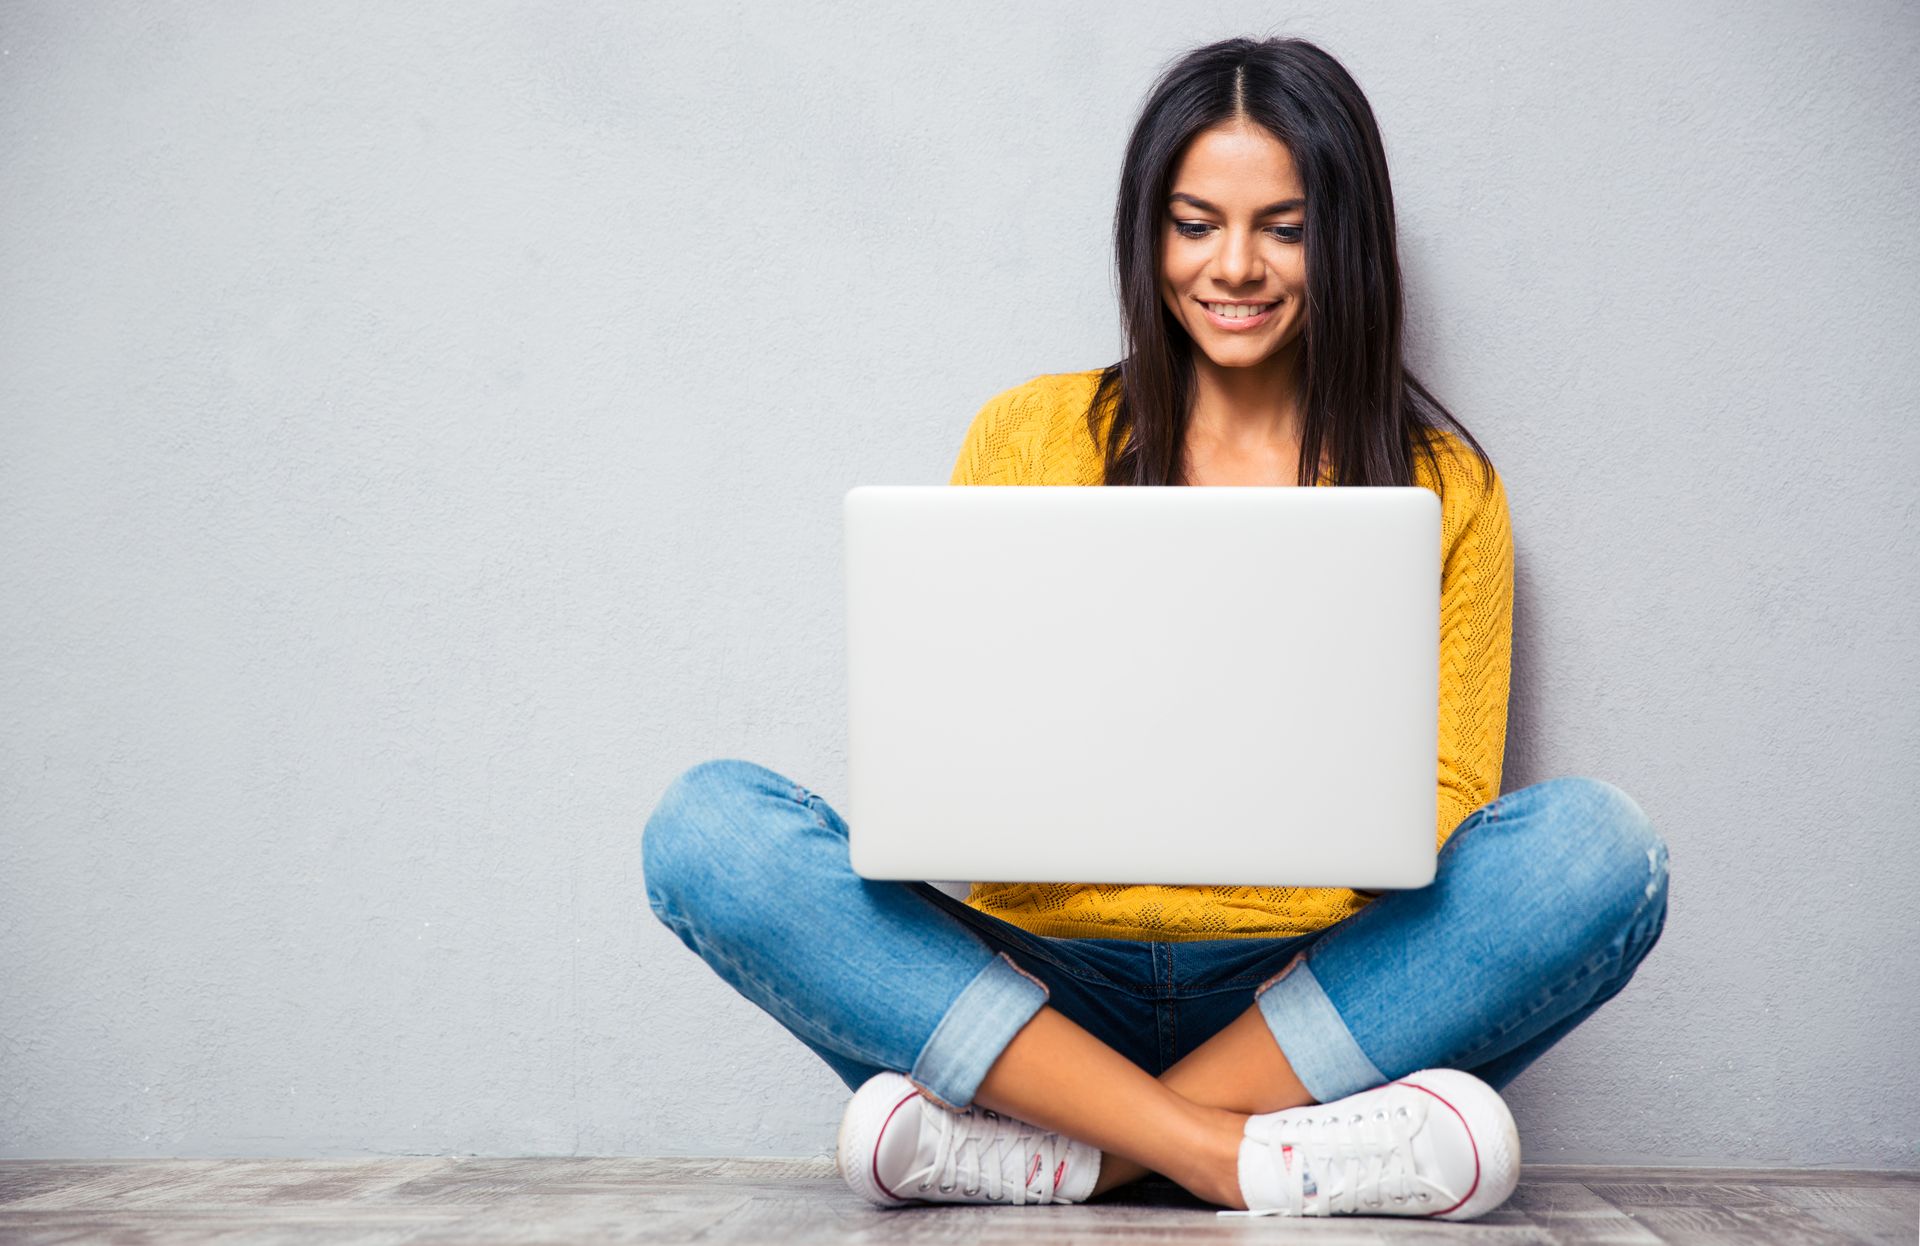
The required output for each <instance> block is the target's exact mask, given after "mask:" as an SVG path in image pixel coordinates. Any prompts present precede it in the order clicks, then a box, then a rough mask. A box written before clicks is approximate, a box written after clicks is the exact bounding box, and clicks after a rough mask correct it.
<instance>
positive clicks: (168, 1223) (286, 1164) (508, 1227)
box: [0, 1156, 1920, 1246]
mask: <svg viewBox="0 0 1920 1246" xmlns="http://www.w3.org/2000/svg"><path fill="white" fill-rule="evenodd" d="M1214 1211H1215V1209H1214V1208H1211V1207H1209V1206H1207V1205H1206V1204H1204V1203H1202V1202H1200V1201H1199V1200H1198V1199H1195V1198H1193V1197H1192V1196H1191V1195H1189V1194H1187V1193H1186V1192H1185V1191H1183V1190H1181V1189H1180V1188H1179V1187H1177V1186H1174V1185H1172V1184H1171V1183H1168V1182H1166V1181H1163V1180H1159V1179H1150V1180H1147V1181H1143V1182H1139V1183H1137V1184H1136V1185H1133V1186H1130V1187H1128V1188H1126V1189H1124V1190H1122V1191H1118V1192H1116V1194H1115V1195H1114V1196H1112V1197H1110V1198H1108V1199H1103V1200H1102V1201H1100V1202H1098V1203H1094V1204H1091V1205H1087V1206H1082V1207H1026V1208H1014V1207H915V1208H908V1209H902V1210H895V1211H882V1210H880V1209H877V1208H873V1207H869V1206H868V1205H866V1204H865V1203H863V1202H861V1201H860V1200H859V1199H857V1198H855V1197H854V1196H853V1195H852V1194H851V1193H849V1192H848V1190H847V1189H846V1187H845V1186H844V1185H843V1184H842V1183H841V1181H840V1179H839V1177H838V1176H837V1175H836V1174H835V1173H834V1170H833V1165H832V1163H831V1161H828V1160H824V1159H797V1160H788V1159H736V1158H713V1157H708V1158H699V1157H696V1158H646V1157H633V1158H626V1157H620V1158H609V1157H570V1158H552V1159H491V1158H460V1157H451V1156H419V1157H404V1158H389V1159H368V1160H341V1159H326V1160H280V1159H271V1160H267V1159H157V1160H4V1161H0V1243H7V1244H9V1246H11V1244H14V1243H21V1244H25V1246H51V1244H52V1243H68V1242H107V1243H126V1244H134V1243H138V1244H140V1246H174V1244H176V1243H228V1242H234V1243H239V1242H245V1243H249V1244H253V1243H264V1244H267V1246H282V1244H284V1246H455V1244H458V1246H533V1244H538V1243H549V1242H551V1243H556V1244H561V1243H564V1244H565V1246H579V1244H582V1243H592V1242H607V1243H634V1244H636V1246H658V1244H661V1243H680V1242H692V1241H699V1242H701V1243H712V1244H713V1246H730V1244H738V1246H761V1244H762V1243H766V1242H783V1243H793V1244H794V1246H809V1244H812V1243H820V1244H822V1246H824V1244H826V1243H835V1244H840V1243H855V1244H858V1243H881V1242H886V1243H905V1244H906V1246H916V1244H918V1246H947V1244H957V1243H961V1242H966V1243H979V1244H980V1246H1050V1244H1052V1243H1060V1244H1062V1246H1064V1244H1065V1243H1069V1242H1071V1243H1076V1244H1086V1246H1100V1244H1101V1243H1114V1244H1119V1243H1125V1244H1126V1246H1175V1244H1176V1243H1210V1242H1222V1243H1224V1242H1238V1243H1245V1242H1249V1241H1255V1240H1258V1241H1262V1242H1271V1241H1274V1240H1276V1235H1278V1234H1285V1235H1286V1236H1287V1238H1288V1240H1289V1241H1298V1242H1310V1243H1311V1246H1394V1244H1395V1243H1413V1242H1420V1241H1431V1242H1444V1243H1448V1244H1450V1246H1719V1244H1721V1243H1740V1244H1741V1246H1750V1244H1751V1246H1860V1244H1868V1246H1895V1244H1897V1246H1908V1244H1910V1243H1915V1242H1916V1241H1917V1240H1920V1173H1915V1172H1846V1171H1832V1170H1821V1169H1793V1170H1773V1169H1720V1168H1588V1167H1580V1166H1575V1165H1529V1166H1527V1167H1525V1168H1524V1169H1523V1170H1522V1178H1521V1183H1520V1187H1519V1188H1518V1189H1517V1190H1515V1191H1514V1194H1513V1196H1512V1197H1511V1198H1509V1199H1508V1200H1507V1202H1506V1203H1505V1204H1504V1205H1503V1206H1501V1207H1499V1208H1497V1209H1496V1210H1494V1211H1493V1212H1491V1213H1489V1214H1488V1215H1486V1216H1484V1217H1482V1218H1480V1219H1479V1220H1476V1221H1473V1222H1471V1223H1466V1224H1454V1223H1438V1222H1422V1221H1412V1220H1402V1219H1399V1218H1396V1217H1358V1216H1339V1217H1331V1218H1328V1219H1325V1220H1289V1221H1286V1222H1284V1224H1282V1223H1280V1222H1277V1221H1274V1220H1245V1219H1236V1218H1231V1217H1220V1216H1216V1215H1215V1214H1214Z"/></svg>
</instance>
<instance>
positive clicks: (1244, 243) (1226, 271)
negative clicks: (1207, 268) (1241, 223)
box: [1219, 229, 1266, 288]
mask: <svg viewBox="0 0 1920 1246" xmlns="http://www.w3.org/2000/svg"><path fill="white" fill-rule="evenodd" d="M1223 234H1224V237H1225V239H1226V241H1224V242H1222V243H1221V244H1220V253H1219V261H1220V280H1221V282H1222V284H1224V285H1226V286H1228V287H1230V288H1232V287H1238V286H1243V285H1246V284H1247V283H1249V282H1252V281H1258V280H1259V279H1260V278H1262V277H1264V276H1265V275H1266V274H1265V272H1264V271H1263V266H1262V264H1261V261H1260V248H1259V246H1258V245H1256V242H1255V239H1254V237H1253V235H1252V234H1250V233H1248V232H1246V231H1245V230H1239V229H1228V230H1225V231H1223Z"/></svg>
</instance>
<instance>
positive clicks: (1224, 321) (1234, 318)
mask: <svg viewBox="0 0 1920 1246" xmlns="http://www.w3.org/2000/svg"><path fill="white" fill-rule="evenodd" d="M1283 301H1284V300H1277V301H1275V302H1272V303H1207V302H1202V303H1201V304H1200V306H1201V308H1202V310H1204V311H1205V312H1206V313H1207V320H1208V322H1209V323H1210V324H1212V325H1213V326H1214V327H1215V328H1217V329H1229V330H1236V329H1251V328H1253V327H1254V326H1255V325H1262V324H1265V323H1266V322H1267V321H1269V320H1271V319H1272V318H1273V313H1274V311H1275V309H1277V308H1278V307H1279V306H1280V303H1281V302H1283Z"/></svg>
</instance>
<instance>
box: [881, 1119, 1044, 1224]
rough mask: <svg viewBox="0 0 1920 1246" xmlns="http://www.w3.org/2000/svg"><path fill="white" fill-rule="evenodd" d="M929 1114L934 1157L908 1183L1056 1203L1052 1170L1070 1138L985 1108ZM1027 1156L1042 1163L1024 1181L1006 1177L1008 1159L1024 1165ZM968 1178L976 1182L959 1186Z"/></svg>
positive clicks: (1032, 1167) (1016, 1201)
mask: <svg viewBox="0 0 1920 1246" xmlns="http://www.w3.org/2000/svg"><path fill="white" fill-rule="evenodd" d="M929 1115H931V1116H932V1117H933V1119H934V1122H935V1123H934V1130H935V1133H934V1144H933V1159H932V1161H931V1162H929V1163H928V1164H927V1166H926V1167H924V1168H922V1169H921V1170H920V1171H919V1172H914V1173H908V1174H907V1177H906V1181H907V1183H908V1184H911V1185H914V1186H916V1187H918V1188H919V1189H921V1190H923V1191H924V1190H926V1189H928V1188H930V1187H932V1186H934V1185H935V1184H936V1183H937V1184H938V1188H939V1190H940V1192H941V1193H942V1194H951V1193H952V1192H953V1191H954V1190H955V1189H956V1188H958V1189H959V1191H960V1192H961V1193H962V1194H965V1195H967V1196H968V1197H970V1198H972V1197H978V1196H979V1194H980V1191H981V1189H982V1188H983V1187H984V1188H985V1189H986V1191H987V1197H988V1198H991V1199H994V1200H996V1201H998V1200H1001V1199H1003V1198H1005V1197H1006V1195H1007V1192H1008V1191H1009V1190H1010V1191H1011V1192H1012V1196H1013V1203H1014V1204H1015V1205H1016V1206H1020V1205H1024V1204H1026V1203H1030V1202H1031V1203H1051V1202H1053V1201H1054V1190H1053V1184H1052V1177H1051V1174H1053V1173H1054V1172H1057V1171H1058V1170H1059V1164H1060V1162H1061V1160H1062V1159H1063V1158H1065V1155H1066V1150H1067V1147H1068V1146H1069V1145H1070V1144H1071V1143H1070V1140H1069V1139H1068V1138H1066V1137H1064V1136H1063V1135H1061V1134H1056V1133H1051V1132H1049V1131H1047V1130H1045V1129H1041V1128H1040V1127H1039V1126H1037V1125H1029V1124H1027V1123H1026V1122H1025V1121H1018V1120H1014V1119H1012V1118H1011V1117H1006V1116H1002V1115H1000V1114H999V1113H998V1112H994V1111H990V1110H988V1109H984V1108H982V1109H980V1110H978V1111H972V1110H969V1111H965V1112H953V1111H938V1112H932V1113H929ZM969 1149H970V1150H971V1151H972V1156H971V1159H972V1163H971V1165H969V1163H968V1154H967V1153H968V1151H969ZM1029 1155H1032V1156H1034V1158H1036V1159H1037V1160H1038V1161H1039V1162H1038V1163H1034V1164H1031V1165H1030V1166H1029V1167H1028V1168H1027V1177H1026V1179H1025V1180H1024V1181H1021V1182H1019V1183H1018V1184H1016V1183H1015V1182H1013V1181H1012V1180H1010V1179H1009V1178H1008V1175H1007V1174H1008V1169H1007V1163H1008V1161H1009V1160H1012V1161H1013V1162H1014V1163H1016V1164H1025V1163H1027V1157H1028V1156H1029ZM968 1176H971V1177H972V1178H973V1184H972V1185H970V1186H969V1185H961V1184H960V1182H961V1181H962V1180H963V1179H965V1178H966V1177H968Z"/></svg>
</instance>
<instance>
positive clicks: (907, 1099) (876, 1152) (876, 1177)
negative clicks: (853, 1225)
mask: <svg viewBox="0 0 1920 1246" xmlns="http://www.w3.org/2000/svg"><path fill="white" fill-rule="evenodd" d="M919 1093H920V1092H919V1091H918V1090H915V1091H912V1092H911V1093H909V1094H907V1095H905V1096H904V1097H902V1098H901V1100H900V1102H898V1103H896V1104H894V1105H893V1111H892V1112H888V1113H887V1119H886V1120H884V1121H881V1122H880V1132H879V1133H877V1134H875V1135H873V1162H872V1165H871V1167H872V1169H873V1183H874V1184H875V1185H877V1186H879V1187H880V1189H881V1191H882V1192H883V1193H885V1194H886V1196H887V1197H888V1198H899V1197H900V1196H899V1195H898V1194H895V1193H894V1192H893V1191H892V1190H889V1189H887V1183H886V1182H884V1181H882V1180H880V1139H881V1138H883V1137H885V1136H886V1133H887V1126H888V1125H891V1124H893V1118H894V1115H895V1114H896V1113H898V1112H899V1111H900V1109H901V1108H903V1107H906V1106H907V1105H908V1104H909V1103H912V1102H913V1101H914V1099H915V1097H916V1096H918V1095H919Z"/></svg>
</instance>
